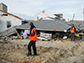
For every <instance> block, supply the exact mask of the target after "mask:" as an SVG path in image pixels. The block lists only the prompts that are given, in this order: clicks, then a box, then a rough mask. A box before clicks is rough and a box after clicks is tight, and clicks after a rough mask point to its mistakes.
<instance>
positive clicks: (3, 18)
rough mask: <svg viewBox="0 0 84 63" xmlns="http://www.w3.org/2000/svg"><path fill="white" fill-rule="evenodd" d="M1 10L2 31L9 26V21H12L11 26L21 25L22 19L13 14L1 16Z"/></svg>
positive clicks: (0, 24)
mask: <svg viewBox="0 0 84 63" xmlns="http://www.w3.org/2000/svg"><path fill="white" fill-rule="evenodd" d="M1 14H3V13H2V12H0V32H2V31H5V30H6V29H8V28H7V21H10V22H11V27H13V26H18V25H21V20H20V19H18V18H16V17H13V16H1Z"/></svg>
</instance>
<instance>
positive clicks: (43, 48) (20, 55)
mask: <svg viewBox="0 0 84 63" xmlns="http://www.w3.org/2000/svg"><path fill="white" fill-rule="evenodd" d="M28 43H29V40H28V39H26V40H8V41H6V43H4V42H2V41H0V63H84V41H82V40H81V41H79V40H76V41H70V40H63V42H61V41H60V40H59V41H54V40H51V41H41V40H38V41H37V42H36V46H37V53H38V55H37V56H34V55H33V51H32V55H31V56H26V54H27V53H28V50H27V45H28Z"/></svg>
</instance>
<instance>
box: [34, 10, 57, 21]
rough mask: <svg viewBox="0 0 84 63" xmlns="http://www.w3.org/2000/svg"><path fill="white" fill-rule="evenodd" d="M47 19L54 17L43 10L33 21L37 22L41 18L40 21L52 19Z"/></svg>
mask: <svg viewBox="0 0 84 63" xmlns="http://www.w3.org/2000/svg"><path fill="white" fill-rule="evenodd" d="M49 17H52V18H55V17H56V16H55V15H53V14H51V13H49V12H48V11H46V10H44V11H42V12H40V13H39V14H37V15H36V16H35V17H34V19H35V20H39V19H41V18H42V20H52V19H50V18H49Z"/></svg>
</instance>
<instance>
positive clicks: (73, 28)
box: [68, 24, 76, 41]
mask: <svg viewBox="0 0 84 63" xmlns="http://www.w3.org/2000/svg"><path fill="white" fill-rule="evenodd" d="M68 30H70V32H71V41H72V40H73V41H75V33H76V28H75V27H74V24H72V27H71V28H69V29H68Z"/></svg>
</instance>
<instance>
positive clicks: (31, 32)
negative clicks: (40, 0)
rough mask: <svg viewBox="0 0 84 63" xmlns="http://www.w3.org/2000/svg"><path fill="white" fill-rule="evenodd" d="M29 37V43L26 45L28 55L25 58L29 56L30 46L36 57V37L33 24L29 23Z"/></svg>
mask: <svg viewBox="0 0 84 63" xmlns="http://www.w3.org/2000/svg"><path fill="white" fill-rule="evenodd" d="M27 35H28V36H30V42H29V44H28V54H27V56H29V55H31V46H32V47H33V51H34V55H37V52H36V45H35V43H36V41H37V36H36V30H35V26H34V24H33V23H32V22H31V23H30V34H27Z"/></svg>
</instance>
